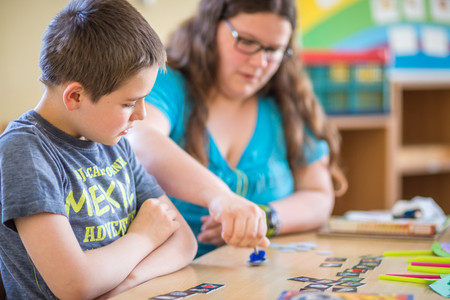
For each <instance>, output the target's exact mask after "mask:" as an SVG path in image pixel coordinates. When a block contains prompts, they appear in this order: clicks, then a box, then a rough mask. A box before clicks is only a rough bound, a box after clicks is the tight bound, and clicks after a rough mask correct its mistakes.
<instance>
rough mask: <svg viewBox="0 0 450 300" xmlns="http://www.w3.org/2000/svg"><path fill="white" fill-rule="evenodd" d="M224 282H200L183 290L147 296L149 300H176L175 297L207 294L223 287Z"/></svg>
mask: <svg viewBox="0 0 450 300" xmlns="http://www.w3.org/2000/svg"><path fill="white" fill-rule="evenodd" d="M224 286H225V285H224V284H212V283H202V284H199V285H197V286H194V287H192V288H190V289H187V290H185V291H173V292H170V293H167V294H163V295H158V296H155V297H152V298H149V299H151V300H176V299H183V298H188V297H190V296H194V295H196V294H198V293H201V294H208V293H210V292H212V291H215V290H217V289H220V288H221V287H224Z"/></svg>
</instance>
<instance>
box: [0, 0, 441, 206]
mask: <svg viewBox="0 0 450 300" xmlns="http://www.w3.org/2000/svg"><path fill="white" fill-rule="evenodd" d="M296 1H297V9H298V12H299V15H300V18H299V28H298V35H297V39H296V41H297V44H298V46H299V47H300V48H301V50H302V51H301V55H300V57H299V59H302V61H303V64H304V66H305V68H306V69H307V71H308V72H309V74H310V76H311V78H312V79H313V84H314V88H315V92H316V94H317V96H318V98H319V100H320V101H321V103H322V104H323V106H324V109H325V111H326V112H327V114H328V115H329V116H330V119H331V121H332V122H334V123H335V124H336V126H337V127H338V128H339V130H340V132H341V135H342V154H343V155H342V162H341V163H342V165H343V168H344V171H345V172H346V175H347V177H348V179H349V190H348V192H347V193H346V194H345V195H344V196H342V197H341V198H339V199H337V202H336V207H335V210H334V214H342V213H344V212H346V211H348V210H350V209H354V210H375V209H390V208H391V207H392V206H393V205H394V203H395V202H396V201H397V200H400V199H412V198H413V197H415V196H423V197H432V198H433V199H434V200H435V201H436V202H437V203H438V204H439V205H440V206H441V207H442V208H443V210H444V211H445V212H446V213H447V214H448V213H450V201H449V199H450V118H449V117H448V116H449V115H450V72H449V71H450V56H449V37H450V0H296ZM68 2H69V1H68V0H39V1H30V0H15V1H7V0H0V67H1V72H0V90H1V100H0V101H1V102H0V103H1V104H0V131H1V130H2V129H3V128H4V126H5V125H6V124H7V123H8V122H9V121H11V120H13V119H15V118H17V117H18V116H20V115H21V114H22V113H24V112H25V111H27V110H29V109H32V108H34V106H35V105H36V104H37V103H38V101H39V99H40V97H41V94H42V90H43V86H42V84H41V83H40V82H39V81H38V77H39V75H40V70H39V66H38V61H39V51H40V44H41V37H42V35H43V32H44V30H45V28H46V25H47V24H48V23H49V22H50V20H51V19H52V18H53V17H54V15H55V14H56V13H57V12H58V11H59V10H61V9H62V8H63V7H64V6H65V5H66V4H67V3H68ZM130 2H131V3H132V4H133V5H134V6H135V7H136V8H137V9H138V10H139V11H140V12H141V13H142V14H143V15H144V17H145V18H146V19H147V20H148V21H149V23H150V24H151V26H152V27H153V28H154V29H155V31H156V32H157V33H158V34H159V35H160V37H161V39H162V41H163V42H165V41H166V39H167V37H168V36H169V34H170V33H171V32H172V31H173V30H174V29H175V28H176V27H177V26H178V25H179V24H180V23H181V22H182V21H183V20H184V19H186V18H187V17H189V16H190V15H191V14H192V13H193V12H194V11H195V10H196V7H197V5H198V3H199V0H130Z"/></svg>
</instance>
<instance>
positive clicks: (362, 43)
mask: <svg viewBox="0 0 450 300" xmlns="http://www.w3.org/2000/svg"><path fill="white" fill-rule="evenodd" d="M297 9H298V14H299V28H298V29H299V30H298V32H299V35H298V37H297V43H298V45H299V46H300V47H301V48H302V49H304V50H326V51H371V50H375V49H385V50H386V51H388V52H389V54H390V55H389V56H390V62H389V65H390V67H391V68H394V69H419V70H424V69H433V70H437V69H444V70H447V69H449V70H450V53H449V48H450V47H449V45H450V0H297Z"/></svg>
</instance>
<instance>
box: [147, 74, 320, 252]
mask: <svg viewBox="0 0 450 300" xmlns="http://www.w3.org/2000/svg"><path fill="white" fill-rule="evenodd" d="M186 90H187V89H186V82H185V80H184V78H183V76H182V75H181V73H180V72H178V71H175V70H173V69H170V68H168V69H167V71H166V72H160V73H159V74H158V77H157V79H156V82H155V85H154V87H153V90H152V91H151V93H150V94H149V95H148V96H147V97H146V99H145V100H146V101H147V102H148V103H150V104H152V105H154V106H155V107H157V108H158V109H159V110H160V111H161V112H162V113H163V114H164V115H165V116H166V117H167V119H168V120H169V123H170V138H171V139H172V140H173V141H175V142H176V143H177V144H178V145H179V146H180V147H182V148H183V149H184V142H185V130H186V124H187V121H188V118H189V113H190V105H191V104H190V101H188V98H187V97H188V96H187V92H186ZM306 134H307V135H308V137H309V139H308V141H309V142H308V143H307V144H305V145H304V146H303V149H302V151H303V154H304V156H305V160H306V164H311V163H313V162H315V161H317V160H318V159H320V158H321V157H323V156H325V155H328V154H329V148H328V144H327V143H326V142H325V141H323V140H317V139H316V138H315V137H314V136H313V135H312V133H311V131H310V130H306ZM208 137H209V151H208V157H209V163H208V168H209V170H211V171H212V172H213V173H214V174H216V175H217V176H218V177H220V178H221V179H222V180H223V181H224V182H225V183H226V184H227V185H228V186H229V187H230V189H231V190H232V191H234V192H236V193H237V194H239V195H241V196H243V197H245V198H247V199H249V200H251V201H253V202H254V203H256V204H269V203H270V202H272V201H275V200H278V199H281V198H284V197H286V196H288V195H290V194H292V193H293V192H294V180H293V177H292V173H291V170H290V169H289V165H288V162H287V159H286V145H285V138H284V132H283V125H282V120H281V114H280V111H279V109H278V106H277V105H276V103H275V100H274V99H273V98H272V97H266V98H262V97H260V98H259V99H258V117H257V121H256V126H255V131H254V133H253V136H252V137H251V139H250V141H249V143H248V145H247V148H246V149H245V150H244V152H243V154H242V157H241V158H240V160H239V163H238V164H237V166H236V168H231V167H230V166H229V165H228V163H227V161H226V160H225V158H224V157H223V156H222V155H221V153H220V152H219V149H218V147H217V145H216V143H215V142H214V137H213V136H212V135H211V134H210V133H208ZM172 201H173V203H174V204H175V206H176V207H177V209H178V210H179V211H180V213H181V214H182V215H183V217H184V218H185V219H186V221H187V222H188V223H189V225H190V226H191V228H192V230H193V232H194V234H195V235H197V234H199V233H200V231H201V230H200V227H201V226H202V223H201V221H200V218H201V216H204V215H208V209H207V208H205V207H201V206H198V205H194V204H191V203H188V202H185V201H182V200H179V199H174V198H172ZM214 248H215V246H214V245H205V244H202V243H199V251H198V253H197V255H198V256H199V255H203V254H205V253H207V252H208V251H211V250H213V249H214Z"/></svg>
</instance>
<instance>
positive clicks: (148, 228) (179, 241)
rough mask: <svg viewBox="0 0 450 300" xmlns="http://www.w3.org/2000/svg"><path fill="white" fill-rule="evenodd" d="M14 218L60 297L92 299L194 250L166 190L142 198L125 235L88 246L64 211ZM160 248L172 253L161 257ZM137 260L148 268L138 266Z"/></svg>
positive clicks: (175, 264)
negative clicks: (83, 244) (80, 240)
mask: <svg viewBox="0 0 450 300" xmlns="http://www.w3.org/2000/svg"><path fill="white" fill-rule="evenodd" d="M15 224H16V227H17V231H18V232H19V235H20V237H21V239H22V242H23V244H24V245H25V248H26V250H27V252H28V253H29V255H30V257H31V259H32V261H33V263H34V265H35V266H36V268H37V269H38V271H39V273H40V274H41V275H42V277H43V278H44V280H45V282H46V283H47V285H48V286H49V287H50V289H51V290H52V292H53V293H54V294H55V295H56V296H57V297H58V298H62V299H91V298H94V297H98V296H100V295H102V294H104V293H106V292H108V291H110V290H112V289H115V293H117V292H119V291H121V290H125V289H127V288H130V287H132V286H135V285H137V284H139V283H141V282H144V281H146V280H149V279H151V278H153V277H156V276H159V275H162V274H164V273H168V272H173V271H175V270H177V269H179V268H181V267H183V266H184V265H187V264H188V263H190V262H191V261H192V259H193V257H194V255H195V252H196V242H195V238H194V237H193V234H192V232H191V231H190V229H189V226H188V225H187V224H186V222H185V221H184V219H183V218H182V217H181V215H180V214H179V213H178V211H176V209H175V208H174V206H173V205H172V204H171V202H170V201H169V199H168V198H167V196H165V195H163V196H161V197H160V198H159V199H149V200H147V201H145V202H144V203H143V205H142V206H141V208H140V209H139V211H138V212H137V215H136V218H135V219H134V220H133V222H132V223H131V224H130V227H129V228H128V231H127V233H126V234H125V235H124V236H122V237H120V238H119V239H118V240H116V241H114V242H113V243H111V244H109V245H107V246H104V247H101V248H97V249H93V250H88V251H82V249H81V247H80V245H79V243H78V241H77V239H76V237H75V234H74V233H73V230H72V227H71V226H70V223H69V221H68V219H67V217H66V216H63V215H58V214H52V213H39V214H35V215H31V216H28V217H24V218H18V219H15ZM166 244H167V245H166ZM157 249H158V250H157ZM163 249H164V250H165V251H168V253H170V254H171V255H172V256H171V259H160V258H162V253H161V252H162V251H161V250H163ZM168 249H170V250H168ZM187 249H189V250H191V251H189V250H188V251H186V250H187ZM155 250H156V251H155ZM174 251H180V252H181V251H183V253H182V254H183V255H180V254H178V255H174V254H173V252H174ZM166 255H167V254H166ZM153 256H154V257H153ZM49 262H51V263H49ZM141 263H142V264H146V265H149V266H151V267H152V268H148V267H147V268H141V267H139V265H140V264H141ZM161 266H164V268H163V269H164V270H161ZM133 270H134V271H133ZM132 271H133V272H132ZM130 273H131V274H130ZM125 279H127V280H125ZM124 280H125V281H124ZM121 283H122V284H121Z"/></svg>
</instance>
